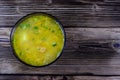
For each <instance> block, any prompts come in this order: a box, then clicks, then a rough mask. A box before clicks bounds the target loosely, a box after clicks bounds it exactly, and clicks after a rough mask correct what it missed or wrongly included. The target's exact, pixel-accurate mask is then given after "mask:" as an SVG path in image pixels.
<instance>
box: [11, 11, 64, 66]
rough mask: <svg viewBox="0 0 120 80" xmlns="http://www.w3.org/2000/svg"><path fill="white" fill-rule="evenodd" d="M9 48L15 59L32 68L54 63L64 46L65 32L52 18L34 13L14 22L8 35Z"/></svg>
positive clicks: (42, 13)
mask: <svg viewBox="0 0 120 80" xmlns="http://www.w3.org/2000/svg"><path fill="white" fill-rule="evenodd" d="M10 42H11V47H12V50H13V54H14V55H15V56H16V58H17V59H18V60H19V61H21V62H22V63H24V64H27V65H29V66H33V67H41V66H47V65H49V64H52V63H53V62H55V61H56V60H57V59H58V58H59V57H60V56H61V54H62V51H63V49H64V46H65V31H64V28H63V26H62V24H61V22H60V21H59V20H58V19H57V18H56V17H54V16H52V15H50V14H47V13H44V12H35V13H31V14H27V15H26V16H24V17H22V18H21V19H20V20H18V21H17V22H16V24H15V25H14V27H13V29H12V31H11V35H10Z"/></svg>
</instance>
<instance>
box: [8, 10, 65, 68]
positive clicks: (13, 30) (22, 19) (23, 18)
mask: <svg viewBox="0 0 120 80" xmlns="http://www.w3.org/2000/svg"><path fill="white" fill-rule="evenodd" d="M35 14H42V15H46V16H49V17H50V18H52V19H54V20H55V21H56V22H57V23H58V24H59V25H60V28H61V30H62V33H63V35H64V45H63V48H62V50H61V53H60V55H59V56H58V57H57V58H56V59H55V60H54V61H53V62H51V63H49V64H46V65H42V66H34V65H30V64H27V63H26V62H24V61H22V60H21V59H20V58H19V57H18V56H17V55H16V52H15V49H14V46H13V40H12V38H13V34H14V32H15V30H16V28H17V27H18V26H17V25H18V24H19V23H20V22H22V21H24V20H25V19H26V18H28V17H29V16H34V15H35ZM65 43H66V34H65V30H64V28H63V25H62V23H61V22H60V21H59V20H58V19H57V18H56V17H54V16H52V15H51V14H48V13H45V12H34V13H31V14H27V15H26V16H23V17H22V18H21V19H19V20H18V21H17V22H16V24H15V25H14V27H13V28H12V31H11V34H10V44H11V47H12V51H13V54H14V56H15V57H16V58H17V59H18V60H19V61H20V62H22V63H24V64H26V65H28V66H31V67H44V66H48V65H50V64H52V63H54V62H55V61H56V60H57V59H58V58H59V57H60V56H61V54H62V52H63V49H64V47H65ZM23 46H24V44H23Z"/></svg>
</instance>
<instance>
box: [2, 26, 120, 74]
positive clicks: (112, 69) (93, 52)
mask: <svg viewBox="0 0 120 80" xmlns="http://www.w3.org/2000/svg"><path fill="white" fill-rule="evenodd" d="M10 30H11V28H1V29H0V73H1V74H82V73H91V74H95V75H120V67H119V66H120V62H119V60H120V54H119V48H115V49H114V48H113V47H112V44H114V43H115V42H116V41H119V39H120V28H65V31H66V38H67V41H66V42H67V43H66V47H65V50H64V51H63V54H62V56H61V57H60V59H58V60H57V61H56V62H55V63H54V64H52V65H49V66H47V67H42V68H33V67H28V66H26V65H24V64H22V63H21V62H19V61H18V60H17V59H16V58H15V57H14V56H13V53H12V51H11V47H10V45H9V34H10ZM117 52H118V53H117ZM56 70H57V72H56ZM63 72H64V73H63Z"/></svg>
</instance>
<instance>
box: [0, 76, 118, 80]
mask: <svg viewBox="0 0 120 80" xmlns="http://www.w3.org/2000/svg"><path fill="white" fill-rule="evenodd" d="M0 79H1V80H120V76H116V77H103V76H0Z"/></svg>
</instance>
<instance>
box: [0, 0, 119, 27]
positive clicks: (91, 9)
mask: <svg viewBox="0 0 120 80" xmlns="http://www.w3.org/2000/svg"><path fill="white" fill-rule="evenodd" d="M44 1H45V2H44ZM50 1H51V0H40V1H38V0H35V1H34V0H30V1H23V0H22V1H14V0H13V1H9V0H7V1H3V0H2V1H1V2H0V12H1V13H0V26H13V25H14V24H15V23H16V22H17V20H19V19H20V18H21V17H23V16H25V15H26V14H29V13H32V12H47V13H50V14H52V15H54V16H56V17H57V18H58V19H59V20H60V21H61V22H62V23H63V25H64V26H65V27H73V26H75V27H120V26H119V25H120V23H119V22H120V16H119V14H120V13H119V12H120V6H119V5H118V4H117V3H116V5H115V4H113V5H112V4H109V3H110V0H106V1H102V0H99V1H98V3H96V2H97V0H95V1H93V2H95V3H94V4H87V3H84V4H82V3H81V4H80V5H71V4H62V3H61V4H56V3H55V4H54V1H57V3H59V1H58V0H53V4H51V5H50V4H49V2H50ZM76 1H77V2H79V0H76ZM82 1H83V0H82ZM82 1H80V2H82ZM85 1H88V2H90V1H91V0H90V1H89V0H84V1H83V2H85ZM116 1H117V0H116ZM116 1H115V2H116ZM61 2H66V3H67V2H69V1H68V0H66V1H61ZM101 2H102V3H105V4H102V3H101ZM118 2H119V1H118ZM30 3H32V4H30ZM42 3H48V4H42ZM50 3H51V2H50ZM7 4H8V5H7ZM41 4H42V5H41Z"/></svg>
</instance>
